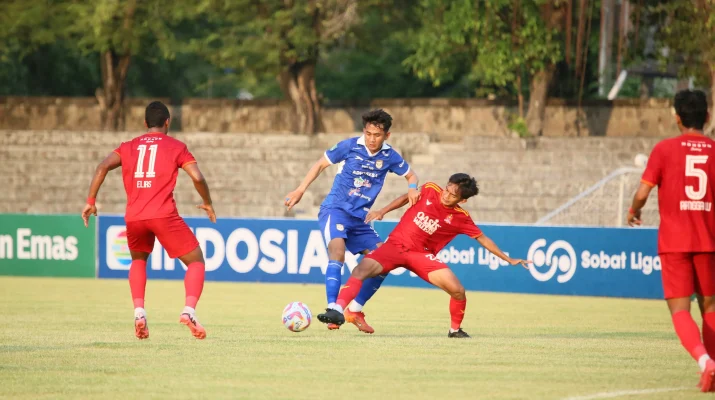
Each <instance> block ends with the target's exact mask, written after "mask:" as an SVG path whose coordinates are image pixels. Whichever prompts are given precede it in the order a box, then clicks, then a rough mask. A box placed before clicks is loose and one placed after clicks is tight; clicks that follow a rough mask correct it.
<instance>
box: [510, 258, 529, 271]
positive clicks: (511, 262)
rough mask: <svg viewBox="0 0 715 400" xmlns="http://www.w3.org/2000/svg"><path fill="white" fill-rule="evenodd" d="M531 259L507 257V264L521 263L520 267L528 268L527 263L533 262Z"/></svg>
mask: <svg viewBox="0 0 715 400" xmlns="http://www.w3.org/2000/svg"><path fill="white" fill-rule="evenodd" d="M533 263H534V262H533V261H530V260H522V259H520V258H510V259H509V264H511V265H518V264H521V266H522V267H524V268H526V269H529V264H533Z"/></svg>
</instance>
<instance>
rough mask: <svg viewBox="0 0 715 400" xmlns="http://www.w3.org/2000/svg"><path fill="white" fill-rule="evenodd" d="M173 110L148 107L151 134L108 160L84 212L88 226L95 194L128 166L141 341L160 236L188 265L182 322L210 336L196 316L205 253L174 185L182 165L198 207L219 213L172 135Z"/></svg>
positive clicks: (126, 187) (96, 178) (136, 320)
mask: <svg viewBox="0 0 715 400" xmlns="http://www.w3.org/2000/svg"><path fill="white" fill-rule="evenodd" d="M169 119H170V115H169V109H168V108H167V107H166V106H165V105H164V104H162V103H160V102H158V101H156V102H153V103H151V104H149V106H147V108H146V115H145V125H146V127H147V129H148V131H147V133H145V134H144V135H142V136H139V137H136V138H134V139H132V140H131V141H129V142H124V143H122V144H121V145H120V146H119V147H118V148H117V149H116V150H114V151H113V152H112V153H111V154H109V156H107V158H105V159H104V161H102V162H101V163H100V164H99V166H97V170H96V172H95V174H94V178H93V179H92V184H91V185H90V187H89V197H88V198H87V205H85V206H84V210H82V219H83V220H84V225H85V226H88V222H89V216H90V215H92V214H93V215H97V207H95V205H94V203H95V198H96V197H97V193H98V192H99V188H100V186H102V183H103V182H104V178H105V176H106V175H107V172H109V171H111V170H113V169H115V168H118V167H120V166H121V167H122V177H123V179H124V190H125V191H126V192H127V208H126V214H125V216H124V220H125V221H126V224H127V244H128V245H129V252H130V253H131V256H132V265H131V267H130V268H129V286H130V288H131V293H132V299H133V300H134V330H135V333H136V336H137V337H138V338H139V339H146V338H148V337H149V325H148V324H147V317H146V311H144V292H145V288H146V262H147V259H148V258H149V255H150V254H151V251H152V249H153V248H154V239H155V238H157V239H159V243H161V245H162V246H164V249H166V252H167V253H168V254H169V257H171V258H179V259H180V260H181V262H183V263H184V265H186V267H187V271H186V276H185V277H184V288H185V290H186V303H185V307H184V310H183V311H182V313H181V316H180V317H179V322H181V323H182V324H184V325H186V326H188V327H189V329H190V330H191V334H192V335H194V337H196V338H198V339H204V338H205V337H206V330H205V329H204V327H203V326H201V324H200V323H199V321H198V320H197V319H196V312H195V309H196V303H197V302H198V301H199V297H201V292H202V291H203V287H204V275H205V272H206V269H205V266H204V255H203V253H202V251H201V248H200V247H199V242H198V241H197V240H196V237H195V236H194V234H193V233H192V232H191V230H190V229H189V227H188V226H187V225H186V222H184V220H183V219H182V218H181V217H180V216H179V212H178V211H177V209H176V202H175V201H174V188H175V187H176V177H177V175H178V173H179V169H183V170H184V171H186V172H187V173H188V174H189V176H190V177H191V180H192V181H193V182H194V187H195V188H196V191H198V192H199V195H200V196H201V198H202V199H203V204H201V205H198V206H197V207H198V208H200V209H203V210H204V211H206V213H207V214H208V216H209V219H210V220H211V222H216V213H215V212H214V209H213V206H212V205H211V195H210V194H209V187H208V185H207V183H206V180H205V179H204V176H203V175H202V174H201V171H200V170H199V167H198V166H197V164H196V160H195V159H194V156H193V155H191V153H190V152H189V150H188V149H187V148H186V145H185V144H184V143H182V142H181V141H179V140H177V139H174V138H172V137H170V136H168V135H167V132H168V131H169Z"/></svg>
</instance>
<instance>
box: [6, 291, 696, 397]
mask: <svg viewBox="0 0 715 400" xmlns="http://www.w3.org/2000/svg"><path fill="white" fill-rule="evenodd" d="M467 298H468V301H469V302H468V305H467V313H466V318H465V321H464V324H463V327H464V329H465V330H466V331H467V332H469V333H470V334H471V335H472V336H473V338H472V339H468V340H455V339H448V338H447V337H446V336H447V330H448V328H449V311H448V304H449V297H448V296H447V295H446V294H445V293H443V292H441V291H439V290H429V289H406V288H394V287H383V288H382V289H381V290H380V292H378V293H377V295H376V296H375V297H374V298H373V300H372V301H371V303H369V304H368V306H367V307H366V309H365V311H366V314H367V318H368V322H370V323H371V324H372V325H373V326H374V327H375V329H376V333H375V334H374V335H372V336H370V335H366V334H363V333H360V332H358V331H357V329H356V328H355V327H354V326H352V325H345V326H343V327H342V328H341V329H340V330H339V331H328V330H327V329H326V328H325V326H324V325H323V324H321V323H320V322H318V321H317V319H315V318H314V320H313V325H312V326H311V327H310V328H308V330H306V331H305V332H302V333H292V332H290V331H288V330H287V329H285V328H284V327H283V325H282V324H281V321H280V316H281V311H282V310H283V307H284V306H285V305H286V304H288V303H289V302H290V301H303V302H305V303H306V304H307V305H308V306H309V307H310V308H311V310H312V311H313V314H314V316H315V314H318V313H319V312H320V311H321V308H322V307H323V306H324V303H325V299H324V290H323V288H322V286H319V285H298V284H260V283H217V282H207V283H206V286H205V289H204V294H203V296H202V298H201V301H200V303H199V306H198V308H197V316H198V318H199V320H200V321H201V322H202V324H203V325H204V326H205V327H206V329H207V331H208V338H207V339H206V340H204V341H198V340H195V339H194V338H193V337H191V335H190V334H189V331H188V329H186V327H184V326H183V325H180V324H179V323H178V319H179V312H180V311H181V309H182V307H183V283H182V282H181V281H152V280H149V283H148V285H147V303H146V309H147V312H148V321H149V328H150V333H151V337H150V339H149V340H145V341H139V340H137V339H136V338H135V337H134V329H133V308H132V304H131V300H130V295H129V287H128V283H127V282H126V281H125V280H93V279H46V278H8V277H0V301H1V302H2V304H3V305H4V307H3V313H2V327H1V328H0V398H8V399H61V398H66V399H76V398H97V399H115V398H116V399H127V398H171V399H180V398H202V399H203V398H205V399H219V398H236V399H366V400H378V399H389V400H395V399H411V400H414V399H430V400H434V399H566V398H580V399H596V398H599V399H600V398H618V399H641V398H648V399H689V398H703V395H702V394H700V393H699V392H698V391H697V388H696V387H695V384H696V383H697V381H698V369H697V365H696V364H695V362H694V361H693V360H692V359H691V358H690V356H689V355H688V354H687V353H686V352H685V350H684V349H682V348H681V346H680V344H679V342H678V340H677V338H676V336H675V334H674V333H673V328H672V326H671V322H670V318H669V316H668V312H667V309H666V306H665V302H663V301H655V300H653V301H645V300H625V299H607V298H584V297H567V296H533V295H515V294H502V293H479V292H469V293H468V294H467ZM696 320H697V321H700V319H699V317H696ZM594 396H595V397H594Z"/></svg>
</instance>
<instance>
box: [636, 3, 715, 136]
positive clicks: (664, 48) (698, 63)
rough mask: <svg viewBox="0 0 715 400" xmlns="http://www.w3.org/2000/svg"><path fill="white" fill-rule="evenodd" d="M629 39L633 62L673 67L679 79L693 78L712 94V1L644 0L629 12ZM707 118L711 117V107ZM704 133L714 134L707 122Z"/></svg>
mask: <svg viewBox="0 0 715 400" xmlns="http://www.w3.org/2000/svg"><path fill="white" fill-rule="evenodd" d="M633 16H634V19H635V21H634V25H635V26H636V27H638V28H639V29H636V30H635V31H634V32H633V33H632V35H631V40H633V43H634V44H635V47H636V48H637V49H638V51H637V53H636V56H635V57H634V61H635V62H640V61H643V60H657V61H658V62H659V63H660V66H661V67H662V68H663V69H666V68H667V67H668V66H669V65H673V64H675V65H677V68H678V72H679V74H680V75H681V76H682V77H686V78H687V77H694V78H696V79H697V81H698V83H699V84H702V85H706V86H707V85H709V86H710V93H711V94H713V93H715V45H713V43H715V2H714V1H713V0H682V1H671V0H646V1H645V2H644V3H643V4H642V5H641V8H639V9H636V10H635V12H634V13H633ZM711 107H712V108H711V110H710V115H715V104H713V105H712V106H711ZM707 130H708V133H709V134H711V135H712V134H714V133H715V124H714V123H713V121H711V123H710V125H709V127H708V129H707Z"/></svg>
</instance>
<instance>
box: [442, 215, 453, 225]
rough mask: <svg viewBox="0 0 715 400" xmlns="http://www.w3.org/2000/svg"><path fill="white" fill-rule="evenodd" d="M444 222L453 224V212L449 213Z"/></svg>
mask: <svg viewBox="0 0 715 400" xmlns="http://www.w3.org/2000/svg"><path fill="white" fill-rule="evenodd" d="M444 222H446V223H448V224H450V225H451V224H452V214H449V215H448V216H447V218H445V219H444Z"/></svg>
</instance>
